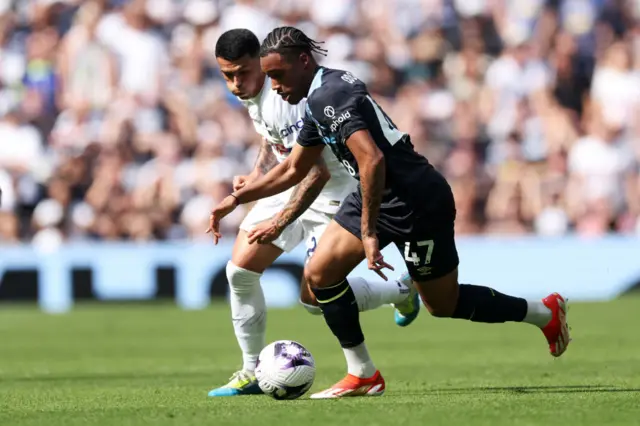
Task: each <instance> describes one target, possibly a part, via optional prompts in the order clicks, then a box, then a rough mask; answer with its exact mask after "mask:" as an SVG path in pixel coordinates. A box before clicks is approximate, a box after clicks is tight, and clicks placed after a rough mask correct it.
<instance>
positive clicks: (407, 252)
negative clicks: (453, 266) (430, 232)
mask: <svg viewBox="0 0 640 426" xmlns="http://www.w3.org/2000/svg"><path fill="white" fill-rule="evenodd" d="M416 245H417V246H418V247H424V246H426V247H427V253H426V255H425V257H424V262H423V265H428V264H429V263H431V255H432V254H433V240H425V241H418V242H417V243H416ZM404 260H406V261H407V262H413V264H414V265H415V266H420V262H421V259H420V256H419V255H418V253H416V252H415V251H413V252H412V251H411V243H410V242H406V243H404Z"/></svg>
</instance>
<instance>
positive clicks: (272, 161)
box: [249, 140, 278, 180]
mask: <svg viewBox="0 0 640 426" xmlns="http://www.w3.org/2000/svg"><path fill="white" fill-rule="evenodd" d="M277 165H278V160H277V158H276V156H275V154H274V153H273V150H272V149H271V147H270V146H269V143H268V142H267V141H266V140H263V141H262V145H260V152H259V153H258V158H257V159H256V164H255V166H254V167H253V171H252V172H251V174H250V175H249V176H250V177H251V178H252V180H253V179H256V178H258V177H260V176H264V175H266V174H267V173H268V172H269V170H271V169H273V168H274V167H275V166H277Z"/></svg>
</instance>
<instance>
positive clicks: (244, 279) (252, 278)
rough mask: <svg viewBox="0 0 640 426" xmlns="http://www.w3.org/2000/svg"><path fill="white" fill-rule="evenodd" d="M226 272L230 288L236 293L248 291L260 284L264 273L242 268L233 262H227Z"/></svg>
mask: <svg viewBox="0 0 640 426" xmlns="http://www.w3.org/2000/svg"><path fill="white" fill-rule="evenodd" d="M226 272H227V280H228V281H229V288H230V289H231V291H232V292H234V293H237V294H239V293H248V292H251V291H252V290H253V289H254V287H255V286H256V285H260V275H262V274H259V273H258V272H253V271H250V270H248V269H244V268H241V267H239V266H237V265H236V264H235V263H233V262H228V263H227V268H226Z"/></svg>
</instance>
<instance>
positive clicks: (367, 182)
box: [347, 130, 385, 237]
mask: <svg viewBox="0 0 640 426" xmlns="http://www.w3.org/2000/svg"><path fill="white" fill-rule="evenodd" d="M347 146H348V147H349V150H350V151H351V153H352V154H353V156H354V157H355V159H356V161H357V162H358V169H359V172H360V188H361V192H362V237H372V236H373V237H375V236H376V233H377V231H378V228H377V222H378V214H379V212H380V204H381V203H382V193H383V191H384V186H385V162H384V156H383V155H382V152H381V151H380V149H379V148H378V147H377V146H376V144H375V142H373V140H372V139H371V136H370V135H369V132H368V131H367V130H359V131H357V132H355V133H354V134H352V135H351V136H350V137H349V139H348V140H347Z"/></svg>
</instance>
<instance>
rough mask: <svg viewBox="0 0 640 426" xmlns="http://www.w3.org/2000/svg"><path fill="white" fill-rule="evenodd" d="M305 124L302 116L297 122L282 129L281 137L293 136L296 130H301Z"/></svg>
mask: <svg viewBox="0 0 640 426" xmlns="http://www.w3.org/2000/svg"><path fill="white" fill-rule="evenodd" d="M303 125H304V120H303V119H302V118H301V119H300V120H298V121H296V122H295V123H293V124H291V125H289V126H287V127H285V128H283V129H280V137H283V138H286V137H287V136H291V135H292V134H294V133H295V131H296V130H300V129H302V126H303Z"/></svg>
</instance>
